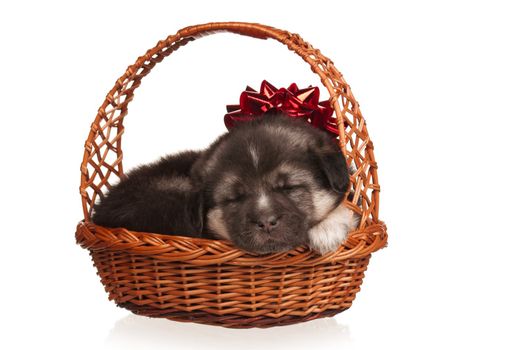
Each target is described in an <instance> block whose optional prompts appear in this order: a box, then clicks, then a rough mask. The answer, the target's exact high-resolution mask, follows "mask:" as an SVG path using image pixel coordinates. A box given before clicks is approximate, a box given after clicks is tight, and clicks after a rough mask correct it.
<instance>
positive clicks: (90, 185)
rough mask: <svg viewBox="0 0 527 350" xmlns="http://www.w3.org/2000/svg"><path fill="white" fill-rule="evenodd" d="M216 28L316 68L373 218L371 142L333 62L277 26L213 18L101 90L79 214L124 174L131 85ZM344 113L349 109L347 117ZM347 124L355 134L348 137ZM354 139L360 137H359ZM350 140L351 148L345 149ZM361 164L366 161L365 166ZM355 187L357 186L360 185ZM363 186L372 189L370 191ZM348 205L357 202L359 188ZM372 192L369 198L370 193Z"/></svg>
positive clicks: (158, 47) (375, 193) (140, 60)
mask: <svg viewBox="0 0 527 350" xmlns="http://www.w3.org/2000/svg"><path fill="white" fill-rule="evenodd" d="M217 32H231V33H236V34H240V35H245V36H250V37H253V38H258V39H267V38H271V39H274V40H277V41H279V42H281V43H282V44H284V45H286V46H287V47H288V48H289V49H290V50H291V51H294V52H295V53H296V54H297V55H299V56H300V57H301V58H302V59H303V60H304V61H306V62H307V63H308V64H309V65H310V67H311V70H312V71H313V72H314V73H316V74H317V75H318V76H319V77H320V80H321V82H322V83H323V84H324V86H325V87H326V88H327V90H328V92H329V95H330V103H331V104H332V106H333V109H334V110H335V114H336V118H337V126H338V130H339V142H340V148H341V150H342V152H343V154H344V155H345V156H346V159H347V161H348V164H349V163H351V162H352V161H353V162H354V163H355V166H356V168H357V169H358V170H359V171H360V170H363V171H365V172H364V174H363V176H362V177H363V179H361V180H358V179H352V181H355V182H354V185H355V192H356V193H357V192H359V191H357V189H359V190H362V191H364V192H363V193H361V195H362V197H363V198H366V201H363V204H362V212H363V220H362V224H364V222H365V220H364V219H366V218H369V217H372V218H373V220H374V221H375V222H376V221H377V216H378V205H376V203H378V191H379V187H378V185H377V171H376V168H377V166H376V163H375V158H374V155H373V144H372V143H371V140H370V139H369V136H368V133H367V131H366V127H365V123H364V119H363V117H362V114H361V112H360V109H359V105H358V103H357V102H356V100H355V98H354V97H353V95H352V93H351V90H350V88H349V85H348V84H347V83H346V82H345V81H344V78H343V77H342V74H341V73H340V72H339V71H338V70H337V69H336V68H335V66H334V65H333V62H332V61H331V60H330V59H329V58H327V57H325V56H324V55H322V54H321V53H320V51H319V50H317V49H314V48H313V47H312V46H311V45H310V44H309V43H307V42H305V41H304V40H303V39H302V38H301V37H300V36H299V35H298V34H292V33H289V32H287V31H285V30H280V29H276V28H273V27H269V26H265V25H262V24H257V23H243V22H217V23H207V24H200V25H194V26H189V27H186V28H183V29H181V30H179V31H178V32H177V33H176V34H175V35H170V36H168V37H167V38H166V39H165V40H161V41H159V42H158V43H157V45H156V46H154V47H153V48H151V49H150V50H148V51H147V52H146V53H145V54H144V55H143V56H140V57H139V58H138V59H137V60H136V62H135V63H134V64H133V65H131V66H129V67H128V68H127V69H126V72H125V73H124V74H123V75H122V76H121V77H120V78H119V79H118V80H117V81H116V83H115V86H114V87H113V88H112V89H111V90H110V92H109V93H108V94H107V95H106V98H105V100H104V102H103V104H102V105H101V107H99V110H98V112H97V116H96V118H95V120H94V122H93V123H92V126H91V129H90V133H89V135H88V138H87V140H86V142H85V147H84V157H83V160H82V164H81V185H80V194H81V198H82V204H83V212H84V219H85V220H86V221H90V214H91V209H92V207H93V204H94V203H95V201H96V199H97V197H98V196H101V195H102V193H103V189H104V188H105V187H108V186H109V181H110V179H111V178H112V177H115V176H118V177H119V178H120V177H122V175H123V166H122V157H123V153H122V149H121V136H122V134H123V132H124V126H123V119H124V117H125V116H126V114H127V112H128V104H129V103H130V101H132V99H133V97H134V90H135V89H136V88H137V87H139V85H140V84H141V80H142V79H143V78H144V77H145V76H146V75H147V74H148V73H149V72H150V71H151V70H152V68H153V67H154V66H155V65H156V64H157V63H159V62H161V61H163V59H164V58H165V57H167V56H169V55H170V54H171V53H172V52H174V51H175V50H177V49H178V48H179V47H181V46H184V45H186V44H187V43H188V42H190V41H193V40H195V39H197V38H200V37H202V36H205V35H208V34H213V33H217ZM346 114H351V115H350V117H352V118H348V117H347V116H346ZM346 128H348V129H350V128H351V132H352V133H353V135H355V136H356V137H355V138H354V140H352V139H351V137H350V136H349V135H350V131H349V130H348V131H346ZM359 141H361V142H360V143H359ZM347 144H350V145H351V146H352V147H351V148H352V149H351V150H347V149H346V145H347ZM364 165H367V166H366V167H364ZM359 187H360V188H359ZM366 191H372V193H371V196H370V195H368V194H367V193H366ZM355 197H356V199H355V200H354V201H353V203H351V205H352V206H353V205H355V206H356V208H355V209H357V210H358V206H357V199H358V194H356V196H355ZM369 197H371V200H370V198H369Z"/></svg>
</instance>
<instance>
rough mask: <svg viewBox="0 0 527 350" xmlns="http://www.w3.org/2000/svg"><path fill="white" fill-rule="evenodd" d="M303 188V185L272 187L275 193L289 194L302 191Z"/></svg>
mask: <svg viewBox="0 0 527 350" xmlns="http://www.w3.org/2000/svg"><path fill="white" fill-rule="evenodd" d="M304 189H305V186H304V185H303V184H287V183H285V184H281V185H277V186H275V187H274V190H275V191H277V192H283V193H290V192H294V191H299V190H304Z"/></svg>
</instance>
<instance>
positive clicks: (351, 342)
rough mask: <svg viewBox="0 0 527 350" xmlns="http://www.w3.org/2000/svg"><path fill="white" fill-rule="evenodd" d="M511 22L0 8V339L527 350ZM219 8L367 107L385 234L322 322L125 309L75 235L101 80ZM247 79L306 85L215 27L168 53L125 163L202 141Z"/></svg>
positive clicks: (515, 29)
mask: <svg viewBox="0 0 527 350" xmlns="http://www.w3.org/2000/svg"><path fill="white" fill-rule="evenodd" d="M526 18H527V11H526V10H525V8H524V7H523V4H522V2H521V1H517V2H513V1H494V2H488V1H474V2H469V1H437V2H435V3H433V2H425V1H413V2H412V1H393V2H378V1H363V2H355V1H331V0H324V1H321V0H319V1H312V2H309V1H298V2H296V1H259V2H250V1H245V2H239V3H234V2H229V1H207V2H205V1H167V2H154V1H152V2H147V1H141V2H139V1H119V2H117V1H112V2H109V1H86V2H84V4H81V3H80V2H78V3H77V4H74V3H73V2H62V3H59V2H56V1H42V2H37V1H34V2H27V1H17V2H7V1H6V2H2V3H1V4H0V38H1V41H0V53H1V54H0V69H1V74H0V118H1V119H0V121H1V124H0V125H1V126H0V128H1V129H0V130H1V136H0V146H1V151H0V152H1V158H0V159H1V164H2V165H1V167H2V170H1V172H0V176H1V181H0V184H1V188H2V189H1V191H0V205H1V210H0V213H1V222H0V225H1V241H0V242H1V243H0V244H1V253H0V259H1V261H0V263H1V264H0V268H1V277H0V278H1V279H0V283H1V286H0V295H1V303H2V304H1V307H0V317H1V320H2V323H3V324H2V325H1V334H2V335H1V336H0V347H1V348H2V349H18V348H24V349H28V348H36V347H42V348H56V349H63V348H64V349H100V348H109V349H141V348H149V349H169V348H170V349H208V348H214V349H288V350H291V349H297V348H298V349H392V348H393V349H403V348H404V349H423V348H427V349H439V348H449V349H466V348H478V349H483V348H489V349H491V348H500V349H526V348H527V340H526V339H525V330H526V328H527V327H526V326H527V319H526V318H527V316H526V315H527V301H526V298H527V297H526V296H527V287H526V277H527V274H526V270H525V269H526V267H527V258H526V255H527V254H526V249H527V245H526V243H527V238H526V236H527V229H526V223H525V216H526V213H525V212H526V209H527V207H526V204H525V200H524V198H525V196H526V195H527V191H526V187H527V186H526V181H527V176H526V175H527V174H526V166H525V159H526V157H525V151H526V150H527V147H526V146H527V145H526V141H525V134H526V133H527V128H526V125H527V124H526V122H525V120H526V118H527V113H526V112H527V107H526V106H527V53H526V33H527V21H526ZM224 20H238V21H248V22H261V23H264V24H269V25H273V26H275V27H278V28H283V29H287V30H289V31H292V32H297V33H299V34H301V35H302V37H303V38H304V39H306V40H307V41H309V42H310V43H311V44H313V45H314V46H315V47H317V48H319V49H320V50H321V51H322V53H324V54H325V55H327V56H328V57H330V58H331V59H332V60H333V61H334V62H335V65H336V67H337V68H338V69H339V70H340V71H341V72H342V73H343V74H344V77H345V78H346V80H347V81H348V83H349V84H350V85H351V88H352V90H353V92H354V94H355V96H356V97H357V99H358V101H359V102H360V104H361V109H362V111H363V114H364V115H365V117H366V120H367V125H368V130H369V132H370V134H371V136H372V139H373V141H374V144H375V152H376V158H377V161H378V163H379V179H380V183H381V187H382V192H381V211H380V213H381V218H382V219H383V220H384V221H385V222H386V223H387V225H388V229H389V234H390V237H389V246H388V248H386V249H383V250H381V251H379V252H377V253H375V254H374V255H373V258H372V260H371V263H370V266H369V269H368V271H367V275H366V278H365V281H364V285H363V288H362V291H361V292H360V293H359V294H358V296H357V299H356V300H355V303H354V305H353V306H352V307H351V309H349V310H347V311H345V312H343V313H341V314H339V315H338V316H336V317H334V318H329V319H321V320H316V321H312V322H308V323H304V324H299V325H293V326H286V327H276V328H272V329H266V330H261V329H253V330H230V329H224V328H220V327H211V326H203V325H196V324H184V323H177V322H171V321H167V320H156V319H149V318H143V317H138V316H133V315H131V314H130V313H129V312H127V311H126V310H122V309H119V308H117V307H116V306H115V305H114V304H113V303H112V302H109V301H108V300H107V295H106V293H105V292H104V290H103V287H102V285H101V284H100V282H99V278H98V277H97V276H96V273H95V269H94V268H93V267H92V265H91V261H90V258H89V256H88V253H87V251H85V250H83V249H81V248H80V247H79V246H77V245H76V244H75V239H74V230H75V225H76V223H77V222H78V220H80V219H81V216H82V211H81V201H80V196H79V194H78V186H79V178H80V172H79V165H80V162H81V158H82V152H83V144H84V140H85V138H86V136H87V134H88V130H89V126H90V123H91V122H92V120H93V118H94V117H95V114H96V111H97V108H98V107H99V106H100V104H101V103H102V102H103V99H104V96H105V95H106V93H107V91H108V90H110V88H111V87H112V86H113V84H114V82H115V80H116V79H117V78H118V77H119V76H120V75H121V74H122V73H123V72H124V70H125V69H126V67H127V66H128V65H129V64H132V63H133V62H134V61H135V59H136V58H137V57H138V56H139V55H142V54H143V53H144V52H145V51H146V50H147V49H148V48H150V47H152V46H154V45H155V43H156V42H157V41H158V40H159V39H163V38H165V37H166V36H167V35H169V34H173V33H175V32H176V31H177V30H178V29H180V28H182V27H184V26H187V25H191V24H198V23H205V22H209V21H224ZM262 79H268V80H269V81H271V82H273V83H274V84H275V85H277V86H286V85H288V84H289V83H291V82H293V81H295V82H297V83H298V84H299V85H300V86H307V85H309V84H317V85H320V82H319V81H318V78H317V77H316V76H315V75H313V74H312V73H311V71H310V70H309V68H308V66H307V65H306V64H305V63H303V61H302V60H301V59H300V58H298V57H296V56H295V55H294V54H292V53H291V52H289V51H288V50H287V49H286V48H285V47H283V46H281V45H280V44H278V43H276V42H271V41H260V40H256V39H249V38H244V37H240V36H236V35H229V34H218V35H214V36H210V37H206V38H203V39H201V40H199V41H196V42H194V43H191V44H189V45H188V46H187V47H184V48H182V49H181V50H180V51H178V52H176V53H174V54H173V55H172V56H171V57H169V58H168V59H166V60H165V61H164V62H163V63H162V64H160V65H159V66H158V67H156V68H155V69H154V71H153V72H152V73H151V74H150V76H148V77H147V78H145V79H144V81H143V84H142V85H141V87H140V88H139V89H138V90H137V91H136V96H135V100H134V101H133V102H132V103H131V105H130V110H129V116H128V117H127V118H126V123H125V124H126V128H127V129H126V133H125V135H124V141H123V142H124V146H123V147H124V151H125V159H124V162H125V167H126V169H129V167H130V166H132V165H135V164H138V163H140V162H144V161H149V160H153V159H155V158H156V157H157V156H159V155H161V154H162V153H164V152H172V151H176V150H181V149H184V148H198V147H204V146H205V145H207V144H208V143H209V142H210V141H212V138H213V137H215V136H217V135H219V134H220V133H222V132H223V131H224V130H225V129H224V126H223V124H222V123H223V122H222V116H223V114H224V113H225V111H224V106H225V104H231V103H236V102H237V99H238V96H239V93H240V92H241V91H242V90H243V89H244V88H245V85H247V84H249V85H251V86H253V87H258V85H259V82H260V81H261V80H262ZM326 95H327V94H326Z"/></svg>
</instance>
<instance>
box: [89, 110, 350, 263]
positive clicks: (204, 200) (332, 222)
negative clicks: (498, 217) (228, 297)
mask: <svg viewBox="0 0 527 350" xmlns="http://www.w3.org/2000/svg"><path fill="white" fill-rule="evenodd" d="M348 186H349V175H348V169H347V166H346V162H345V159H344V156H343V155H342V153H341V151H340V149H339V148H338V146H337V144H336V143H335V142H334V140H333V139H332V138H331V137H330V136H329V135H327V134H326V133H325V132H323V131H321V130H319V129H316V128H314V127H313V126H311V125H309V124H308V123H306V122H305V121H304V120H295V119H292V118H289V117H284V116H282V115H266V117H265V118H259V119H255V120H253V121H250V122H246V123H244V124H241V125H239V126H237V127H236V128H234V129H233V130H231V131H230V132H228V133H226V134H224V135H222V136H220V137H219V138H218V139H217V140H216V141H215V142H214V143H213V144H212V145H211V146H210V147H209V148H208V149H206V150H205V151H202V152H192V151H190V152H184V153H180V154H176V155H173V156H169V157H165V158H162V159H161V160H160V161H158V162H156V163H153V164H151V165H145V166H142V167H139V168H136V169H134V170H133V171H132V172H130V173H129V174H128V176H127V177H126V178H124V179H123V180H122V181H121V182H120V183H119V184H117V185H116V186H115V187H114V188H112V189H111V190H110V191H109V193H108V194H107V195H106V196H104V197H103V198H102V199H101V201H100V203H98V204H96V205H95V208H94V210H95V214H94V215H93V221H94V222H95V223H96V224H99V225H103V226H108V227H126V228H128V229H131V230H135V231H146V232H158V233H164V234H178V235H184V236H194V237H204V238H221V239H226V240H230V241H232V242H233V243H234V245H236V246H237V247H239V248H241V249H243V250H246V251H248V252H252V253H257V254H266V253H276V252H283V251H287V250H289V249H292V248H295V247H297V246H299V245H302V244H306V245H308V246H310V247H311V248H312V249H313V250H315V251H317V252H319V253H321V254H325V253H328V252H331V251H334V250H336V249H337V248H338V247H339V246H340V245H341V244H342V242H343V241H344V240H345V238H346V236H347V234H348V232H349V231H350V230H352V229H354V228H355V227H356V226H357V224H358V216H356V215H355V214H354V213H353V212H352V211H350V210H348V209H347V208H346V207H345V206H344V205H343V204H342V201H343V199H344V195H345V192H346V190H347V188H348Z"/></svg>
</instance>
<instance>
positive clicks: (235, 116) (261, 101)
mask: <svg viewBox="0 0 527 350" xmlns="http://www.w3.org/2000/svg"><path fill="white" fill-rule="evenodd" d="M319 97H320V90H319V89H318V87H313V86H309V87H307V88H305V89H299V88H298V86H297V85H296V84H295V83H292V84H291V85H290V86H289V87H288V88H287V89H286V88H280V89H277V88H276V87H274V86H273V85H271V83H269V82H267V81H266V80H264V81H262V85H261V86H260V92H257V91H256V90H254V89H253V88H251V87H250V86H247V88H246V89H245V91H244V92H242V94H241V95H240V104H239V105H227V112H228V113H227V114H225V118H224V121H225V126H226V127H227V129H229V130H231V129H232V128H233V127H235V126H236V125H237V124H239V123H243V122H245V121H248V120H252V119H255V118H256V117H258V116H261V115H262V114H265V113H268V112H277V111H280V112H283V113H285V114H287V115H288V116H290V117H292V118H304V119H305V120H306V121H307V122H308V123H310V124H312V125H313V126H315V127H317V128H320V129H322V130H326V131H328V132H330V133H331V134H333V136H334V137H337V136H338V134H339V131H338V127H337V123H336V118H334V117H332V114H333V109H332V108H331V106H330V104H329V101H321V102H319V101H318V99H319Z"/></svg>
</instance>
